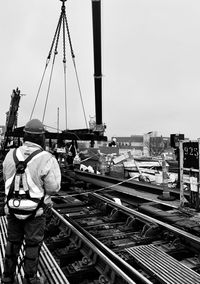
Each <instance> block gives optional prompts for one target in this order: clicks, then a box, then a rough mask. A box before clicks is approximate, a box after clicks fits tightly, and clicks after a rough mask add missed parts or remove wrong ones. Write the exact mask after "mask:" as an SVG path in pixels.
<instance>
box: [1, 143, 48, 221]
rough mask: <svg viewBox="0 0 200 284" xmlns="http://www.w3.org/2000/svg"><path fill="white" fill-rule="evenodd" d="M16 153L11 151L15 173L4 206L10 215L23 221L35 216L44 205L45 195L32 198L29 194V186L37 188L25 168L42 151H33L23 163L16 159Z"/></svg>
mask: <svg viewBox="0 0 200 284" xmlns="http://www.w3.org/2000/svg"><path fill="white" fill-rule="evenodd" d="M18 150H19V149H18ZM16 151H17V149H15V150H14V151H13V159H14V161H15V165H16V172H15V174H14V176H13V179H12V181H11V184H10V188H9V191H8V194H7V198H6V205H7V206H8V208H9V213H10V214H14V215H15V216H16V217H17V218H18V219H23V220H24V219H27V218H30V217H33V216H35V214H36V212H37V210H38V209H39V208H40V207H42V206H43V204H44V202H43V201H44V197H45V194H44V195H43V196H42V197H33V196H31V194H30V189H31V186H34V187H35V188H36V189H37V191H38V190H39V188H38V187H37V186H36V185H35V184H34V182H33V180H32V178H31V175H30V172H29V170H28V167H27V164H28V163H29V162H30V161H31V159H32V158H33V157H35V156H36V155H38V154H39V153H41V152H42V150H41V149H38V150H36V151H34V152H33V153H31V154H30V155H29V156H28V157H27V158H26V159H25V160H23V161H20V160H19V159H18V158H17V155H16Z"/></svg>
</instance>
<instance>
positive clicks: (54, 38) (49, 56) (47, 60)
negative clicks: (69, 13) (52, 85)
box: [30, 15, 61, 119]
mask: <svg viewBox="0 0 200 284" xmlns="http://www.w3.org/2000/svg"><path fill="white" fill-rule="evenodd" d="M60 21H61V15H60V18H59V21H58V25H57V27H56V31H55V34H54V37H53V41H52V44H51V47H50V51H49V54H48V56H47V59H46V64H45V68H44V71H43V74H42V79H41V81H40V85H39V88H38V92H37V95H36V99H35V102H34V105H33V109H32V112H31V115H30V119H31V118H32V116H33V113H34V110H35V106H36V103H37V100H38V97H39V93H40V90H41V87H42V83H43V80H44V76H45V73H46V70H47V67H48V64H49V62H50V59H51V54H52V50H53V46H54V43H55V40H56V35H57V33H58V29H59V25H60Z"/></svg>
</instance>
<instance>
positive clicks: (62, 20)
mask: <svg viewBox="0 0 200 284" xmlns="http://www.w3.org/2000/svg"><path fill="white" fill-rule="evenodd" d="M61 1H62V0H61ZM62 2H63V4H62V8H61V14H60V17H59V21H58V25H57V27H56V31H55V34H54V38H53V41H52V44H51V48H50V51H49V54H48V57H47V60H46V64H45V68H44V71H43V75H42V79H41V82H40V85H39V89H38V92H37V96H36V99H35V102H34V106H33V109H32V112H31V116H30V119H31V118H32V115H33V112H34V110H35V106H36V103H37V100H38V97H39V93H40V90H41V86H42V83H43V80H44V76H45V73H46V70H47V67H48V64H49V61H50V59H51V54H52V50H53V47H54V45H55V49H54V58H53V62H52V67H51V72H50V77H49V84H48V90H47V96H46V101H45V107H44V111H43V118H42V122H44V118H45V113H46V107H47V102H48V97H49V91H50V85H51V81H52V75H53V68H54V63H55V58H56V55H57V54H58V51H57V47H58V41H59V36H60V30H61V26H62V24H63V66H64V92H65V115H66V129H67V96H66V93H67V91H66V90H67V88H66V85H67V83H66V41H65V38H66V37H65V26H66V30H67V36H68V40H69V46H70V51H71V56H72V61H73V66H74V70H75V75H76V80H77V84H78V90H79V95H80V99H81V104H82V108H83V114H84V119H85V123H86V128H88V125H87V119H86V114H85V108H84V104H83V98H82V92H81V88H80V81H79V78H78V72H77V68H76V62H75V55H74V52H73V48H72V41H71V36H70V31H69V26H68V22H67V17H66V12H65V4H64V2H65V0H63V1H62Z"/></svg>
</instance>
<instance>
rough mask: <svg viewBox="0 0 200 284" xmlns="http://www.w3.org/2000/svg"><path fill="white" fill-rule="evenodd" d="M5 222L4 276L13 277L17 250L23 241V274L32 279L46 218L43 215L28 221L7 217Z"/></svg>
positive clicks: (34, 273) (36, 266) (35, 271)
mask: <svg viewBox="0 0 200 284" xmlns="http://www.w3.org/2000/svg"><path fill="white" fill-rule="evenodd" d="M7 220H8V238H7V246H6V252H5V260H4V275H6V276H8V277H13V276H14V275H15V271H16V264H17V258H18V255H19V250H20V248H21V245H22V242H23V240H25V248H24V249H25V257H24V272H25V275H26V276H27V277H33V276H34V275H36V273H37V268H38V261H39V254H40V248H41V246H42V242H43V238H44V230H45V225H46V217H45V215H44V214H43V215H42V216H39V217H34V218H31V219H28V220H19V219H17V218H16V217H14V216H12V215H8V216H7Z"/></svg>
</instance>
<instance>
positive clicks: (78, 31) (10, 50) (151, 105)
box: [0, 0, 200, 139]
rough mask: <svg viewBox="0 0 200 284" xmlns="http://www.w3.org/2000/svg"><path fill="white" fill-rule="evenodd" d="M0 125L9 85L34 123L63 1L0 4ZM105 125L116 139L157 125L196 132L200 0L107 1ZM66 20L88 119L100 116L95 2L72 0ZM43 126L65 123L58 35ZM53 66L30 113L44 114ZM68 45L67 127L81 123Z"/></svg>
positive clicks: (199, 118)
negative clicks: (97, 113)
mask: <svg viewBox="0 0 200 284" xmlns="http://www.w3.org/2000/svg"><path fill="white" fill-rule="evenodd" d="M1 2H2V3H1V4H2V5H1V10H0V36H1V39H0V41H1V48H0V49H1V52H0V74H1V80H0V88H1V104H0V124H4V123H5V113H6V111H8V109H9V104H10V95H11V93H12V90H13V89H15V88H16V87H19V89H20V90H21V93H22V94H25V96H22V97H21V101H20V108H19V123H18V126H22V125H24V123H25V122H26V121H27V120H29V117H30V114H31V111H32V108H33V105H34V101H35V98H36V95H37V91H38V88H39V84H40V81H41V78H42V73H43V70H44V67H45V62H46V58H47V56H48V52H49V50H50V46H51V43H52V40H53V36H54V33H55V30H56V26H57V23H58V19H59V16H60V12H61V4H62V3H61V2H60V1H59V0H51V1H49V0H32V1H30V0H17V1H1ZM101 2H102V52H103V58H102V62H103V66H102V73H103V97H102V98H103V122H104V123H105V124H106V125H107V129H106V133H105V135H107V136H108V137H111V136H130V135H133V134H144V133H146V132H149V131H158V132H159V133H160V134H162V135H164V136H166V135H170V133H184V134H185V136H186V137H189V138H190V139H197V138H199V137H200V127H199V122H200V1H199V0H124V1H122V0H102V1H101ZM66 9H67V18H68V24H69V29H70V35H71V40H72V46H73V50H74V54H75V62H76V67H77V72H78V79H79V82H80V88H81V93H82V98H83V104H84V107H85V113H86V118H87V120H88V121H89V117H90V116H94V115H95V100H94V99H95V97H94V79H93V73H94V67H93V38H92V10H91V0H67V1H66ZM58 51H59V53H58V55H57V58H56V62H55V67H54V71H53V77H52V81H51V88H50V92H49V99H48V103H47V108H46V114H45V121H44V122H45V124H46V125H49V126H52V127H55V128H56V127H57V122H58V119H57V118H58V108H59V126H60V128H61V129H64V128H65V127H66V119H65V107H64V105H65V96H64V80H63V78H64V74H63V63H62V57H63V48H62V38H60V43H59V47H58ZM50 70H51V64H49V67H48V70H47V73H46V75H45V80H44V83H43V85H42V88H41V91H40V94H39V98H38V102H37V104H36V108H35V112H34V115H33V116H34V117H38V118H40V119H42V116H43V112H44V105H45V100H46V96H47V89H48V82H49V74H50ZM85 127H86V125H85V119H84V113H83V109H82V104H81V100H80V94H79V90H78V84H77V81H76V76H75V72H74V68H73V64H72V60H71V56H70V52H69V45H68V44H67V128H68V129H74V128H85Z"/></svg>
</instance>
